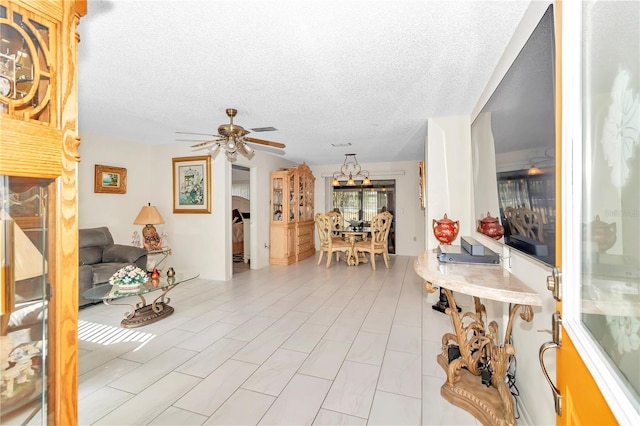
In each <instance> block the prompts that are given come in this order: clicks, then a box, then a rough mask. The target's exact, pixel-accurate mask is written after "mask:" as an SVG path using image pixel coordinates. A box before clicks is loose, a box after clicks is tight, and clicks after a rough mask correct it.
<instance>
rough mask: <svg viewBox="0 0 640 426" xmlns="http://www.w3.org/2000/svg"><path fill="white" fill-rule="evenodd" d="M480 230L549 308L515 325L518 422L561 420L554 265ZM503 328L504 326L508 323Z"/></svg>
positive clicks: (522, 34) (505, 63)
mask: <svg viewBox="0 0 640 426" xmlns="http://www.w3.org/2000/svg"><path fill="white" fill-rule="evenodd" d="M549 4H551V2H549V1H534V2H531V4H530V6H529V9H528V10H527V12H526V13H525V15H524V17H523V19H522V21H521V23H520V25H519V26H518V29H517V30H516V33H515V35H514V37H513V38H512V40H511V42H510V44H509V45H508V46H507V49H506V50H505V52H504V54H503V56H502V58H501V60H500V62H499V63H498V65H497V67H496V69H495V71H494V73H493V75H492V77H491V79H490V81H489V83H488V84H487V87H486V88H485V91H484V92H483V94H482V95H481V97H480V100H479V101H478V103H477V104H476V106H475V108H474V111H473V113H472V116H471V121H472V122H473V120H474V119H475V117H476V116H477V115H478V113H479V111H480V110H481V109H482V107H483V106H484V104H485V103H486V101H487V100H488V99H489V97H490V96H491V94H492V93H493V91H494V90H495V88H496V87H497V85H498V84H499V82H500V80H501V79H502V77H503V76H504V74H505V73H506V71H507V69H508V68H509V66H510V65H511V63H513V60H514V59H515V57H516V56H517V55H518V53H519V52H520V50H521V49H522V46H523V45H524V44H525V42H526V40H527V39H528V37H529V35H530V34H531V33H532V31H533V29H534V28H535V26H536V25H537V24H538V22H539V21H540V19H541V18H542V15H543V14H544V12H545V11H546V9H547V7H548V6H549ZM556 21H557V19H556ZM484 172H486V173H495V169H493V170H492V169H491V168H487V169H486V170H484ZM471 189H472V193H471V197H470V198H469V199H470V200H473V199H474V198H473V196H474V194H473V188H471ZM468 208H469V216H471V217H473V215H474V212H475V211H476V209H475V205H474V203H473V202H472V203H471V204H470V205H469V207H468ZM474 229H475V227H473V228H472V231H473V236H474V237H475V238H476V239H477V240H478V241H480V242H482V243H483V244H485V245H486V246H487V247H489V248H490V249H492V250H494V251H497V252H499V253H504V254H505V255H507V256H508V257H509V258H508V259H507V260H506V261H505V262H504V265H505V267H509V266H510V269H511V272H512V273H513V274H514V275H515V276H517V277H518V278H520V279H521V280H522V281H524V282H525V283H526V284H527V285H528V286H529V287H531V288H532V289H534V290H535V291H537V292H538V293H539V294H540V295H541V297H542V300H543V306H541V307H534V309H533V311H534V319H533V321H532V322H531V323H527V322H524V321H522V320H520V319H519V318H516V321H515V324H514V328H513V342H514V345H515V349H516V354H515V355H516V359H517V372H516V379H517V382H516V386H517V387H518V389H519V391H520V399H519V401H520V403H521V405H520V406H519V408H520V413H521V415H522V418H521V419H520V420H519V421H518V422H519V423H521V424H532V425H533V424H535V425H539V424H545V425H547V424H548V425H551V424H555V422H556V418H555V412H554V404H553V398H552V395H551V390H550V388H549V385H548V384H547V382H546V379H545V378H544V376H543V374H542V369H541V367H540V363H539V361H538V350H539V348H540V346H541V345H542V344H543V343H544V342H546V341H549V340H551V336H550V335H549V334H548V333H545V332H540V331H539V330H548V329H550V328H551V315H552V314H553V312H555V301H554V300H553V298H552V296H551V293H550V292H549V291H548V290H547V288H546V277H547V275H550V273H551V268H550V267H549V266H547V265H544V264H542V263H540V262H538V261H536V260H534V259H532V258H530V257H528V256H526V255H523V254H520V253H519V252H517V251H515V250H511V249H509V248H504V247H506V246H503V245H502V244H501V243H498V242H496V241H495V240H493V239H491V238H489V237H487V236H485V235H482V234H480V233H477V232H475V231H474ZM491 306H492V307H493V308H490V306H487V310H488V311H489V312H488V313H489V316H493V317H499V316H500V312H501V307H500V306H495V305H491ZM491 309H493V312H491ZM501 329H502V330H504V326H502V327H501ZM545 361H546V362H545V366H546V368H547V371H548V372H549V375H550V377H552V378H555V354H547V355H545Z"/></svg>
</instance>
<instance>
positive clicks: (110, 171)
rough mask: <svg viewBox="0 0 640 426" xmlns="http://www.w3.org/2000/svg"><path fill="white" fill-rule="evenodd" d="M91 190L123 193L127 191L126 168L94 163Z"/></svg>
mask: <svg viewBox="0 0 640 426" xmlns="http://www.w3.org/2000/svg"><path fill="white" fill-rule="evenodd" d="M93 192H102V193H106V194H125V193H126V192H127V169H125V168H122V167H111V166H103V165H101V164H96V166H95V178H94V181H93Z"/></svg>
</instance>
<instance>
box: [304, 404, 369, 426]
mask: <svg viewBox="0 0 640 426" xmlns="http://www.w3.org/2000/svg"><path fill="white" fill-rule="evenodd" d="M313 424H314V425H318V426H336V425H340V426H364V425H366V424H367V420H366V419H362V418H360V417H355V416H350V415H348V414H344V413H337V412H335V411H331V410H325V409H324V408H323V409H321V410H320V411H319V412H318V415H317V416H316V419H315V420H314V421H313Z"/></svg>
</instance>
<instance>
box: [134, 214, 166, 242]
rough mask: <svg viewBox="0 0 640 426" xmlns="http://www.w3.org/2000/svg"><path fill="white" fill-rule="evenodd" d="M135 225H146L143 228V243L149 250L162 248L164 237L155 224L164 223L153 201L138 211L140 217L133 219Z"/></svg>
mask: <svg viewBox="0 0 640 426" xmlns="http://www.w3.org/2000/svg"><path fill="white" fill-rule="evenodd" d="M133 223H134V224H135V225H145V227H144V228H143V229H142V244H143V245H144V247H145V248H146V249H147V250H160V247H162V239H161V238H160V235H158V232H157V231H156V228H155V227H154V226H153V225H158V224H161V223H164V219H163V218H162V216H161V215H160V212H159V211H158V209H157V208H156V207H155V206H152V205H151V203H149V205H147V206H143V207H142V209H141V210H140V213H138V217H136V220H134V221H133Z"/></svg>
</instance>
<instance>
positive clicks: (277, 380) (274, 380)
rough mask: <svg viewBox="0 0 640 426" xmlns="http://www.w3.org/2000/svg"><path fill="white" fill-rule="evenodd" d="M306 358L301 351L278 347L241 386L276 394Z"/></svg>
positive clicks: (278, 393)
mask: <svg viewBox="0 0 640 426" xmlns="http://www.w3.org/2000/svg"><path fill="white" fill-rule="evenodd" d="M306 358H307V354H305V353H303V352H295V351H289V350H286V349H278V350H277V351H275V353H274V354H273V355H271V357H269V359H267V360H266V361H265V363H264V364H262V365H261V366H260V368H258V370H256V372H255V373H253V375H251V377H249V379H248V380H247V381H246V382H245V383H244V384H243V385H242V387H243V388H245V389H249V390H253V391H256V392H261V393H265V394H267V395H273V396H278V395H280V392H282V389H284V387H285V386H286V385H287V383H289V380H290V379H291V377H293V375H294V374H295V373H296V371H298V368H299V367H300V366H301V365H302V363H303V362H304V360H305V359H306Z"/></svg>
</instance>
